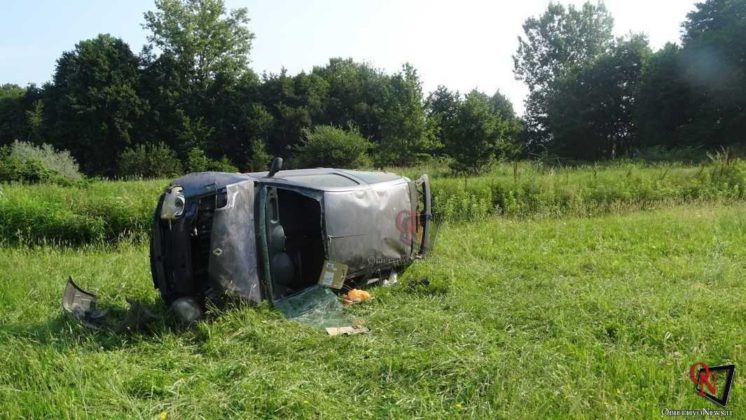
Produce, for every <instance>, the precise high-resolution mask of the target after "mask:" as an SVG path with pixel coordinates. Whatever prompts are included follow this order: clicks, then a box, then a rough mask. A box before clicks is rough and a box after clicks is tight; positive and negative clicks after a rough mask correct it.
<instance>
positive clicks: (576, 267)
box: [0, 203, 746, 418]
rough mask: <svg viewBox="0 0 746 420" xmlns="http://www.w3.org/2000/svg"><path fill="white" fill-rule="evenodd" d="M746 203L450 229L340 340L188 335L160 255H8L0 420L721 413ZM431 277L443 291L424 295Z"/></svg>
mask: <svg viewBox="0 0 746 420" xmlns="http://www.w3.org/2000/svg"><path fill="white" fill-rule="evenodd" d="M745 210H746V205H744V204H742V203H736V204H733V205H728V206H726V205H720V204H708V205H702V204H700V205H683V206H675V207H671V208H664V209H657V210H653V211H645V212H631V213H626V214H621V215H606V216H600V217H594V218H587V217H567V218H550V219H542V218H535V219H516V218H489V219H485V220H482V221H480V222H479V223H450V224H447V225H446V226H444V227H443V228H442V230H441V231H440V234H439V236H438V244H437V249H436V252H435V254H434V255H433V256H432V258H430V259H428V260H425V261H421V262H418V263H416V264H415V265H414V266H413V267H411V268H410V270H408V271H407V272H406V273H405V275H404V276H402V279H401V281H400V283H399V284H398V285H396V286H394V287H391V288H376V289H373V295H374V296H375V299H374V300H373V301H371V302H368V303H364V304H360V305H357V306H353V307H352V308H351V309H350V310H351V311H352V312H353V313H354V314H355V315H356V316H358V317H359V318H361V319H364V320H365V322H366V325H367V326H368V327H369V328H370V329H371V333H370V334H368V335H357V336H352V337H334V338H330V337H327V336H326V335H325V334H324V333H323V331H319V330H317V329H314V328H313V327H310V326H305V325H301V324H297V323H294V322H290V321H287V320H284V319H283V318H282V317H281V316H280V315H279V314H277V313H276V312H274V311H273V310H271V309H270V308H267V307H261V308H259V309H253V308H236V309H231V310H227V311H226V312H225V313H223V314H221V315H220V316H217V317H213V318H211V319H209V320H208V321H205V322H201V323H199V324H197V325H196V326H194V327H190V328H186V329H180V328H177V327H175V326H174V325H173V324H172V323H171V321H170V320H169V318H168V317H167V316H166V315H165V310H164V309H163V308H162V306H161V304H160V303H159V302H158V300H157V298H156V294H155V293H154V291H153V290H152V288H151V280H150V275H149V270H148V259H147V255H146V247H145V246H144V245H142V244H134V245H133V244H131V243H129V242H127V241H124V242H122V243H120V244H119V245H117V246H104V245H97V246H85V247H79V248H59V247H50V246H42V247H24V246H21V247H18V246H16V247H6V248H2V249H0V272H2V273H3V275H2V276H0V290H2V293H1V294H0V319H2V320H3V322H2V324H1V326H0V363H2V366H3V367H2V369H0V412H2V413H3V414H4V415H5V416H8V417H19V416H21V417H91V418H99V417H124V416H128V417H145V418H149V417H153V416H157V415H159V414H160V413H163V412H166V413H168V415H169V417H173V418H194V417H206V418H215V417H244V418H247V417H249V418H250V417H262V418H266V417H276V418H286V417H305V418H309V417H331V418H351V417H360V416H365V417H431V418H450V417H455V416H475V417H483V418H495V417H498V418H515V417H518V418H543V417H551V418H567V417H575V418H598V417H625V418H628V417H635V418H639V417H653V416H659V415H660V412H661V410H662V409H663V408H672V409H673V408H702V407H706V408H715V407H714V406H712V405H711V403H709V402H707V401H705V400H704V399H701V398H700V397H698V396H696V395H695V393H694V392H693V384H692V383H691V382H690V381H689V378H688V368H689V365H690V364H692V363H694V362H696V361H700V360H701V361H705V362H709V363H711V364H719V363H726V362H733V363H735V364H736V365H737V366H738V368H739V369H740V368H741V367H742V366H744V363H745V362H746V359H745V358H744V354H743V350H744V349H743V346H744V341H743V337H746V324H744V322H743V320H744V319H746V287H744V283H743V279H744V275H746V267H745V266H744V263H743V262H744V261H745V260H746V248H744V247H743V238H744V234H746V212H745ZM68 275H74V276H75V277H76V278H77V279H78V280H79V283H81V284H82V285H84V286H85V287H88V288H90V289H92V290H95V291H97V292H99V295H100V296H99V297H100V300H101V301H103V302H106V303H108V304H109V305H112V306H115V307H123V306H124V305H125V303H124V297H125V296H129V297H133V298H138V299H142V300H144V301H145V302H148V303H149V305H150V306H151V307H152V308H153V309H154V310H155V311H156V312H158V313H159V314H161V315H162V316H164V317H165V318H164V319H165V320H164V321H159V322H158V323H156V325H155V330H154V331H151V332H149V333H111V332H110V333H107V332H91V331H87V330H83V329H81V328H78V327H77V326H76V325H74V324H71V323H68V322H67V321H66V320H64V319H63V318H61V310H60V295H61V291H62V288H63V285H64V280H65V279H66V277H67V276H68ZM423 277H427V278H428V279H429V284H426V283H422V282H420V281H419V280H420V279H421V278H423ZM744 385H746V381H744V379H743V376H742V375H738V374H737V376H736V383H735V387H734V390H733V392H732V395H731V402H730V403H729V405H728V409H730V410H732V411H733V412H734V414H735V416H736V417H738V416H742V415H743V413H744V412H746V405H745V404H746V403H745V402H744V401H745V400H744V397H743V389H744Z"/></svg>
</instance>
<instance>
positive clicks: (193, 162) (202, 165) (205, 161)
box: [186, 147, 210, 172]
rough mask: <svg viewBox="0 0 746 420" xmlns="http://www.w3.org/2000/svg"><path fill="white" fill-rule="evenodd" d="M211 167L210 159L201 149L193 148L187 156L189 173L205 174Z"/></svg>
mask: <svg viewBox="0 0 746 420" xmlns="http://www.w3.org/2000/svg"><path fill="white" fill-rule="evenodd" d="M209 165H210V159H209V158H208V157H207V155H205V152H204V151H203V150H202V149H200V148H199V147H194V148H192V149H191V150H190V151H189V153H188V154H187V163H186V169H187V172H204V171H206V170H207V167H208V166H209Z"/></svg>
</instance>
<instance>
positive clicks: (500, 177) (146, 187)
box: [0, 161, 746, 244]
mask: <svg viewBox="0 0 746 420" xmlns="http://www.w3.org/2000/svg"><path fill="white" fill-rule="evenodd" d="M392 170H393V171H395V172H398V173H403V174H406V175H408V176H410V177H411V178H413V179H414V178H415V177H418V176H419V175H420V174H422V173H428V174H431V175H432V184H433V185H432V187H433V195H434V200H435V204H436V206H437V209H438V213H439V216H440V217H441V218H443V219H444V220H449V221H476V220H482V219H484V218H485V217H488V216H491V215H501V216H505V217H511V218H525V217H530V218H546V217H550V218H555V217H566V216H595V215H601V214H609V213H615V212H618V211H620V210H625V211H626V210H636V209H650V208H655V207H662V206H669V205H672V204H682V203H698V202H702V203H732V202H740V201H743V198H744V190H746V163H744V162H743V161H729V162H727V163H726V162H711V163H708V164H705V165H702V166H686V165H682V164H654V165H645V164H640V163H630V162H613V163H609V164H604V165H593V166H583V167H572V168H570V167H565V168H553V167H544V166H541V165H537V164H536V163H531V162H518V163H504V164H500V165H496V166H495V167H494V168H493V169H492V170H491V171H490V172H489V173H487V174H484V175H482V176H479V177H472V178H468V179H464V178H458V177H451V176H449V175H448V173H447V168H446V167H445V166H443V165H434V166H425V167H418V168H399V169H392ZM168 182H169V181H168V180H152V181H131V182H122V181H117V182H106V181H89V182H84V183H81V184H78V185H73V186H69V187H63V186H57V185H33V186H29V185H19V184H15V185H7V184H6V185H0V243H3V242H4V243H8V244H39V243H49V242H53V243H65V244H86V243H102V242H114V241H118V240H121V239H122V238H130V237H133V236H134V237H137V238H143V237H146V236H147V234H148V232H149V229H150V223H151V217H152V211H153V208H154V207H155V205H156V202H157V200H158V195H159V194H160V193H161V192H162V191H163V188H164V187H165V186H166V185H168Z"/></svg>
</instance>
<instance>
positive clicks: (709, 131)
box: [681, 0, 746, 147]
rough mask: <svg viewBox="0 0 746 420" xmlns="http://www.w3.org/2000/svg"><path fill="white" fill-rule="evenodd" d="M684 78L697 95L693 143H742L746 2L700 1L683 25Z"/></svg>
mask: <svg viewBox="0 0 746 420" xmlns="http://www.w3.org/2000/svg"><path fill="white" fill-rule="evenodd" d="M683 29H684V33H683V37H682V42H683V47H682V51H681V60H682V68H683V77H684V80H685V82H686V83H687V84H688V85H689V86H690V88H691V92H692V95H691V96H690V98H689V99H690V101H689V104H688V108H689V109H688V111H689V112H690V113H691V115H692V116H693V123H692V124H689V125H688V126H687V127H686V131H687V132H688V133H687V134H688V136H690V138H691V140H690V142H692V143H693V142H696V143H699V144H705V145H708V146H710V147H714V146H717V145H723V144H729V143H735V142H742V140H743V133H744V132H745V131H746V37H744V34H745V33H746V1H743V0H707V1H703V2H701V3H697V4H696V6H695V10H694V11H692V12H691V13H689V14H688V15H687V20H686V21H685V22H684V24H683Z"/></svg>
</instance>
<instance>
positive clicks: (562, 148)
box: [546, 35, 650, 160]
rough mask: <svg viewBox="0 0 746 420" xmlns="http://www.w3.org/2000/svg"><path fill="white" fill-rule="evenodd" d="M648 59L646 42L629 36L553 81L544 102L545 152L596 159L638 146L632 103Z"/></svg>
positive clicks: (638, 37) (612, 156)
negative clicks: (585, 64) (577, 68)
mask: <svg viewBox="0 0 746 420" xmlns="http://www.w3.org/2000/svg"><path fill="white" fill-rule="evenodd" d="M649 55H650V48H649V47H648V41H647V39H646V38H645V37H644V36H642V35H636V36H632V37H630V38H629V39H626V40H619V41H617V43H616V44H615V45H614V47H613V48H612V50H611V51H610V52H609V53H608V54H604V55H602V56H601V57H599V58H598V59H597V60H596V61H595V62H593V64H590V65H587V66H585V67H584V68H582V69H581V70H579V71H577V72H576V73H572V74H570V75H568V76H565V77H564V78H562V79H560V80H559V81H557V82H556V83H555V84H554V86H553V89H552V91H551V93H550V94H549V96H548V100H547V103H546V109H547V112H548V116H547V128H548V129H549V130H550V132H551V133H552V139H551V141H550V142H549V143H548V144H547V146H548V148H549V150H550V151H551V152H553V153H556V154H558V155H560V156H569V157H573V158H575V159H583V160H600V159H609V158H614V157H618V156H624V155H626V154H627V153H628V152H629V151H631V150H632V149H633V148H634V147H636V146H637V144H636V141H637V127H636V125H635V124H634V120H633V117H634V111H635V105H636V104H635V98H636V96H637V92H638V86H639V84H640V79H641V77H642V70H643V66H644V65H645V62H646V60H647V58H648V57H649Z"/></svg>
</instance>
